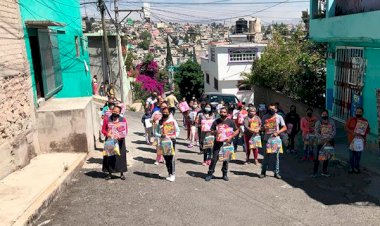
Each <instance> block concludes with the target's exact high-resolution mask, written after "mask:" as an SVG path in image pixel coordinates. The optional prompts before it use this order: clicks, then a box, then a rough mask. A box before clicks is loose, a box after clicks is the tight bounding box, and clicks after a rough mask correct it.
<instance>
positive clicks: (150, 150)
mask: <svg viewBox="0 0 380 226" xmlns="http://www.w3.org/2000/svg"><path fill="white" fill-rule="evenodd" d="M137 149H138V150H140V151H145V152H150V153H156V149H155V148H153V147H151V148H145V147H138V148H137Z"/></svg>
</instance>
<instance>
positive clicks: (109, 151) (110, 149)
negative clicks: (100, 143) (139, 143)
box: [103, 139, 120, 156]
mask: <svg viewBox="0 0 380 226" xmlns="http://www.w3.org/2000/svg"><path fill="white" fill-rule="evenodd" d="M103 155H104V156H114V155H120V149H119V142H118V141H117V140H115V139H108V140H106V142H105V143H104V150H103Z"/></svg>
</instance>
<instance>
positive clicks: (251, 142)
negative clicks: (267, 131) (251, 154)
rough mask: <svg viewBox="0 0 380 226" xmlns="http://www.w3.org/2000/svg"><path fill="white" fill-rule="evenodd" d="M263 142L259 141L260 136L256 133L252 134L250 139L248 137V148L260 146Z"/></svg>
mask: <svg viewBox="0 0 380 226" xmlns="http://www.w3.org/2000/svg"><path fill="white" fill-rule="evenodd" d="M262 147H263V144H262V142H261V136H260V135H256V136H252V137H251V139H249V148H250V149H254V148H262Z"/></svg>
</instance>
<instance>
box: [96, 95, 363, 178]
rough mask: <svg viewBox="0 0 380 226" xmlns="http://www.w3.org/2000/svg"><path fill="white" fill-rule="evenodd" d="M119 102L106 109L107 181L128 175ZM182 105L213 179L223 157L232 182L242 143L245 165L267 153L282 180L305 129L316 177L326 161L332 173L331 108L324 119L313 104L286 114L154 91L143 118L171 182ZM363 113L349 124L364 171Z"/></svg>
mask: <svg viewBox="0 0 380 226" xmlns="http://www.w3.org/2000/svg"><path fill="white" fill-rule="evenodd" d="M114 102H115V100H112V99H110V100H109V101H108V102H107V104H106V106H105V107H104V108H103V109H105V111H104V115H103V116H104V117H103V118H104V119H103V120H104V121H103V126H102V133H103V134H104V135H105V136H106V143H105V151H104V153H105V154H104V159H103V171H104V172H107V173H108V176H107V177H106V179H109V178H111V177H112V173H114V172H119V173H121V174H120V178H121V179H125V176H124V175H123V173H124V172H126V171H127V167H126V158H125V155H126V148H125V136H126V134H127V131H128V129H127V122H126V120H125V118H124V117H123V112H122V108H121V107H119V106H118V105H117V104H115V103H114ZM177 109H179V111H180V112H181V113H182V116H183V121H184V123H183V127H184V128H185V129H186V130H187V140H188V141H189V146H188V147H189V148H192V147H193V146H198V147H199V150H200V152H201V153H202V154H203V161H202V165H204V166H208V173H207V176H206V177H205V180H206V181H210V180H212V179H213V174H214V172H215V167H216V164H217V162H218V161H223V164H222V169H221V170H222V173H223V179H224V180H226V181H228V180H229V178H228V165H229V161H230V160H231V159H234V158H235V157H236V154H235V153H236V151H237V148H238V146H239V144H241V145H242V148H243V151H244V152H245V153H246V159H245V164H250V163H251V161H250V157H251V153H252V154H253V160H254V161H253V163H254V164H255V165H258V164H259V161H258V155H259V152H260V151H261V153H262V155H263V160H262V166H261V173H260V175H259V177H260V178H264V177H266V172H267V169H268V165H269V162H270V161H269V160H270V159H271V158H274V160H275V161H274V162H275V164H274V169H275V170H274V176H275V178H278V179H281V175H280V154H281V153H283V152H284V151H286V152H288V153H296V152H297V151H296V148H295V143H296V142H295V139H296V137H297V135H298V133H299V132H300V131H301V135H302V141H303V155H302V160H303V161H307V160H310V161H313V163H314V167H313V176H317V175H319V174H318V169H319V164H320V162H321V161H322V162H323V164H322V165H323V166H322V172H321V175H322V176H329V172H328V163H329V160H330V159H331V157H332V156H333V155H334V146H335V136H336V127H335V123H334V121H333V120H332V119H331V118H330V117H329V113H328V111H327V110H323V111H322V112H321V115H320V117H317V116H316V115H314V114H313V109H311V108H309V109H307V111H306V115H305V116H304V117H302V118H301V117H300V116H299V115H298V114H297V111H296V107H295V106H291V107H290V112H289V113H287V114H285V113H284V111H282V109H280V107H279V104H278V103H272V104H269V105H268V106H266V108H265V109H264V110H263V109H258V108H256V107H255V106H253V105H252V104H249V105H248V106H246V105H245V103H241V102H240V103H238V104H237V105H236V106H235V105H231V104H228V103H227V104H225V103H223V102H221V103H219V104H218V105H212V104H211V103H208V102H207V101H201V102H199V101H197V100H196V99H195V98H194V99H192V100H191V101H190V102H187V101H186V100H184V99H183V100H181V101H180V102H179V101H178V100H177V98H176V97H175V96H174V94H173V93H171V94H170V95H169V96H168V97H166V98H165V99H164V98H162V97H161V96H159V95H157V93H153V94H152V95H151V96H150V97H149V98H148V99H147V101H146V105H145V113H144V115H143V116H142V118H141V122H142V124H143V126H144V128H145V139H146V142H147V144H149V145H153V146H155V148H156V161H155V164H156V165H158V164H160V163H165V165H166V168H167V171H168V177H167V178H166V179H167V180H168V181H171V182H174V181H175V154H176V150H175V147H176V143H177V142H176V140H177V138H178V136H179V135H180V126H179V125H178V122H177V121H176V119H175V118H174V115H175V113H176V110H177ZM110 112H111V113H110ZM362 115H363V109H362V108H357V110H356V115H355V117H353V118H351V119H350V120H349V121H348V122H347V123H346V130H347V132H348V140H349V144H350V145H349V152H350V164H351V170H350V171H349V173H360V167H359V162H360V157H361V152H362V151H363V150H364V146H365V140H366V136H367V134H368V133H369V125H368V121H367V120H366V119H364V118H363V116H362ZM111 144H113V146H112V145H111ZM115 147H116V148H115ZM110 150H111V151H110Z"/></svg>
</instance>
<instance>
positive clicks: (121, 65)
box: [114, 0, 143, 103]
mask: <svg viewBox="0 0 380 226" xmlns="http://www.w3.org/2000/svg"><path fill="white" fill-rule="evenodd" d="M114 7H115V27H116V45H117V59H118V65H119V72H118V75H119V77H120V96H121V98H120V99H121V102H122V103H124V59H123V53H122V51H123V50H122V48H121V38H120V27H119V26H120V24H121V23H122V22H123V21H124V20H125V19H126V18H127V17H128V16H129V15H130V14H131V13H132V12H141V11H143V10H142V9H141V10H140V9H138V10H119V1H118V0H114ZM119 12H129V13H128V14H127V15H126V16H125V17H124V18H123V19H122V20H121V21H119Z"/></svg>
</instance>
